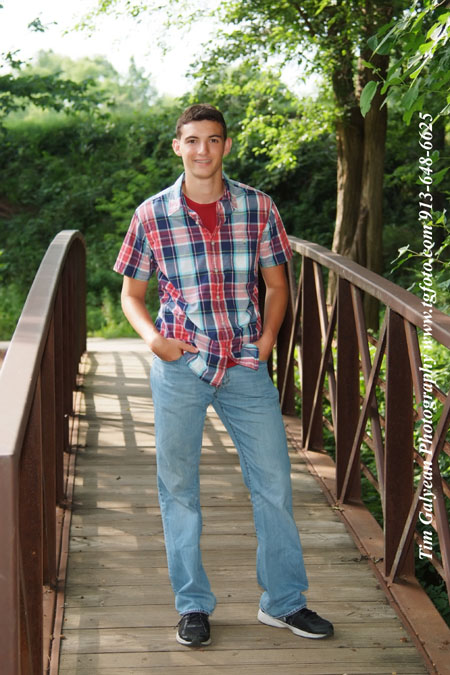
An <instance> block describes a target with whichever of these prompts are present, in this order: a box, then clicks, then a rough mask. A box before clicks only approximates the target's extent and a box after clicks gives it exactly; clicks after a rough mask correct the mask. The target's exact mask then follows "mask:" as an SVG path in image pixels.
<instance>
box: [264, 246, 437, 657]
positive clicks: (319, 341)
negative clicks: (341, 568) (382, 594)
mask: <svg viewBox="0 0 450 675" xmlns="http://www.w3.org/2000/svg"><path fill="white" fill-rule="evenodd" d="M289 239H290V243H291V246H292V249H293V251H294V259H293V261H291V263H290V264H289V266H288V272H289V280H290V289H291V303H290V305H289V308H288V312H287V317H286V320H285V323H284V325H283V327H282V330H281V332H280V336H279V341H278V345H277V383H278V387H279V390H280V397H281V403H282V408H283V412H284V413H285V414H287V415H296V414H297V415H298V414H299V411H298V408H299V406H301V413H300V415H301V437H302V438H301V441H300V444H301V447H303V448H304V449H305V450H306V451H307V453H308V454H309V456H311V457H313V456H314V455H317V453H315V452H308V451H319V452H322V453H323V451H324V430H325V431H326V430H328V437H327V443H328V444H329V445H331V446H332V447H331V453H332V454H334V462H335V468H334V470H333V472H334V476H333V480H332V481H330V480H328V490H329V493H330V494H329V496H330V498H331V500H332V501H333V502H334V503H335V505H336V506H337V508H338V509H339V510H341V511H342V512H343V513H344V515H345V516H347V522H348V524H349V526H350V528H351V530H352V532H353V534H354V535H355V537H356V540H357V541H358V542H359V544H361V546H360V548H361V550H363V551H365V552H366V553H367V557H368V558H369V559H372V560H376V565H375V567H376V570H377V573H378V574H379V577H380V579H381V580H382V581H383V582H384V585H385V588H386V589H389V592H390V593H391V595H393V597H395V598H396V602H397V603H398V604H399V605H402V604H403V606H404V607H405V606H406V605H408V608H407V610H406V614H407V615H408V616H407V620H408V621H409V622H410V624H411V627H412V629H413V630H415V629H416V628H417V627H421V630H422V631H423V632H422V634H420V632H419V635H420V637H421V638H423V637H425V634H427V631H428V634H429V633H430V631H432V630H435V628H436V626H437V627H438V635H435V636H434V638H433V637H432V636H431V637H430V639H431V641H432V642H433V640H434V641H435V642H436V643H438V642H439V638H442V640H441V643H442V644H441V645H440V647H441V649H444V651H443V652H442V654H444V653H446V654H447V656H446V657H444V658H448V646H447V647H445V640H448V638H449V637H450V632H448V631H447V627H446V625H445V623H444V621H443V620H442V618H441V617H440V616H439V614H438V613H437V611H434V607H433V606H432V605H431V602H429V601H428V604H427V602H425V604H424V594H423V593H421V592H420V593H419V594H417V593H418V591H421V588H420V587H419V585H418V584H417V582H416V581H415V576H414V574H415V552H414V541H415V542H416V544H417V550H418V552H419V555H420V558H422V559H426V560H427V563H429V564H430V565H433V566H434V568H435V570H436V571H437V573H438V574H439V575H440V577H441V578H442V579H443V580H444V581H445V584H446V586H447V590H448V589H449V587H450V534H449V522H448V516H447V509H446V500H448V498H449V497H450V486H449V484H448V481H447V480H446V478H445V475H444V474H445V472H447V476H448V471H449V464H450V462H449V459H448V458H449V456H450V444H449V442H448V440H447V432H448V428H449V423H450V394H449V392H448V391H447V392H443V391H441V389H439V388H438V386H437V384H436V382H435V378H433V377H431V376H430V375H431V369H430V363H431V359H430V356H429V354H430V351H429V349H430V344H431V343H430V339H431V338H430V336H431V335H432V342H433V345H436V344H437V343H439V344H440V345H443V346H444V347H445V348H447V349H448V348H450V317H449V316H447V315H445V314H443V313H442V312H439V311H438V310H437V309H432V311H431V312H429V315H426V314H425V313H424V308H425V305H424V303H423V302H422V300H421V299H420V298H418V297H416V296H415V295H413V294H412V293H409V292H408V291H405V290H403V289H402V288H400V287H399V286H397V285H395V284H393V283H391V282H390V281H387V280H386V279H384V278H382V277H380V276H378V275H376V274H374V273H372V272H370V271H368V270H367V269H365V268H363V267H361V266H360V265H357V264H356V263H354V262H353V261H351V260H349V259H347V258H344V257H342V256H339V255H337V254H334V253H332V252H331V251H328V250H327V249H325V248H323V247H321V246H319V245H316V244H312V243H310V242H307V241H302V240H300V239H297V238H296V237H289ZM295 270H297V272H296V271H295ZM324 271H325V272H326V274H327V275H328V276H329V275H330V274H333V275H334V280H335V282H336V293H335V299H334V302H333V304H332V306H331V307H329V306H327V303H326V288H325V281H324ZM297 274H298V278H296V277H297ZM364 294H369V295H371V296H373V297H375V298H377V300H378V301H379V303H380V308H381V310H382V313H383V310H384V319H383V322H382V326H381V328H380V330H379V332H378V335H373V334H372V332H371V331H368V330H367V329H366V325H365V318H364V309H363V304H364ZM424 317H426V319H425V323H426V324H427V325H426V326H425V330H424ZM447 362H448V361H447ZM300 390H301V396H300ZM369 422H370V424H369ZM367 458H369V459H370V460H371V462H367V461H365V460H366V459H367ZM363 460H364V461H363ZM362 485H363V487H362ZM368 485H371V486H372V488H371V489H372V491H376V492H377V493H378V494H379V502H380V511H381V514H382V516H381V518H382V524H381V525H380V526H377V525H376V523H375V521H373V519H372V521H373V522H370V523H369V521H368V520H367V518H366V517H364V518H362V517H360V514H361V507H363V501H362V498H363V497H364V490H367V486H368ZM364 486H365V487H364ZM431 504H432V506H431ZM447 504H448V501H447ZM352 505H354V507H355V508H354V510H353V512H352ZM363 508H365V507H363ZM368 523H369V527H370V529H371V536H367V532H365V531H364V528H366V527H367V526H368V525H367V524H368ZM418 525H419V527H418ZM408 589H410V590H412V591H414V592H413V593H412V594H410V595H409V596H407V595H405V592H407V591H408ZM413 595H414V598H415V599H413V600H412V597H413ZM425 600H426V601H427V600H428V598H427V597H426V596H425ZM400 609H401V607H400ZM430 612H431V615H432V616H433V617H434V619H435V620H436V622H435V623H433V621H431V620H430ZM433 612H434V613H433ZM434 619H433V620H434ZM422 620H423V621H422ZM421 621H422V623H421ZM430 621H431V623H430ZM424 622H425V624H428V625H423V624H424ZM432 624H433V626H434V628H432V627H431V625H432ZM439 630H440V631H441V632H440V635H439ZM435 646H436V650H437V651H438V650H439V646H438V644H436V645H435Z"/></svg>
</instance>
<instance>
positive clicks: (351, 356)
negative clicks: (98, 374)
mask: <svg viewBox="0 0 450 675" xmlns="http://www.w3.org/2000/svg"><path fill="white" fill-rule="evenodd" d="M337 290H338V317H337V377H336V380H337V382H336V390H337V394H336V408H337V410H336V432H335V433H336V494H337V497H338V499H340V498H341V495H342V488H343V486H344V481H345V474H346V471H347V466H348V462H349V460H350V455H351V452H352V446H353V440H354V438H355V434H356V429H357V425H358V417H359V410H360V395H359V351H358V338H357V333H356V322H355V315H354V312H353V301H352V293H351V286H350V283H349V282H348V281H346V280H345V279H342V278H339V279H338V289H337ZM360 499H361V476H360V471H359V451H358V454H357V456H356V457H355V462H354V465H353V469H352V473H351V477H350V481H349V485H348V489H347V494H346V501H353V500H357V501H359V500H360Z"/></svg>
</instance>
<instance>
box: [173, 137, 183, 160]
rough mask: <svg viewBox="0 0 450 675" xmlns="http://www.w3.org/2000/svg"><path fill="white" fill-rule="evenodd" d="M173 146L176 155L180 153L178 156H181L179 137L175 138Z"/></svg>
mask: <svg viewBox="0 0 450 675" xmlns="http://www.w3.org/2000/svg"><path fill="white" fill-rule="evenodd" d="M172 148H173V151H174V153H175V154H176V155H178V157H181V150H180V141H179V140H178V138H174V139H173V141H172Z"/></svg>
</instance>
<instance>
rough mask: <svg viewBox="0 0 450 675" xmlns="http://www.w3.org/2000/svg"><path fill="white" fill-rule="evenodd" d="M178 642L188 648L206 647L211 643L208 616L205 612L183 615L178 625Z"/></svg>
mask: <svg viewBox="0 0 450 675" xmlns="http://www.w3.org/2000/svg"><path fill="white" fill-rule="evenodd" d="M177 642H179V643H180V645H187V646H188V647H204V646H206V645H209V644H210V643H211V638H210V628H209V619H208V615H207V614H204V613H203V612H192V613H191V614H183V616H182V617H181V620H180V622H179V623H178V631H177Z"/></svg>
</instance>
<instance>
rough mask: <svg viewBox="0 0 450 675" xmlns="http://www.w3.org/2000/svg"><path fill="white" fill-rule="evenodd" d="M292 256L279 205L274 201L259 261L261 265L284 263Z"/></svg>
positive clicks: (262, 238) (269, 265)
mask: <svg viewBox="0 0 450 675" xmlns="http://www.w3.org/2000/svg"><path fill="white" fill-rule="evenodd" d="M291 258H292V250H291V246H290V244H289V240H288V238H287V234H286V230H285V229H284V225H283V222H282V220H281V216H280V214H279V212H278V209H277V207H276V206H275V204H274V203H273V202H272V203H271V209H270V213H269V218H268V220H267V223H266V226H265V228H264V230H263V233H262V237H261V246H260V254H259V262H260V264H261V267H274V266H275V265H282V264H283V263H285V262H287V261H288V260H290V259H291Z"/></svg>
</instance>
